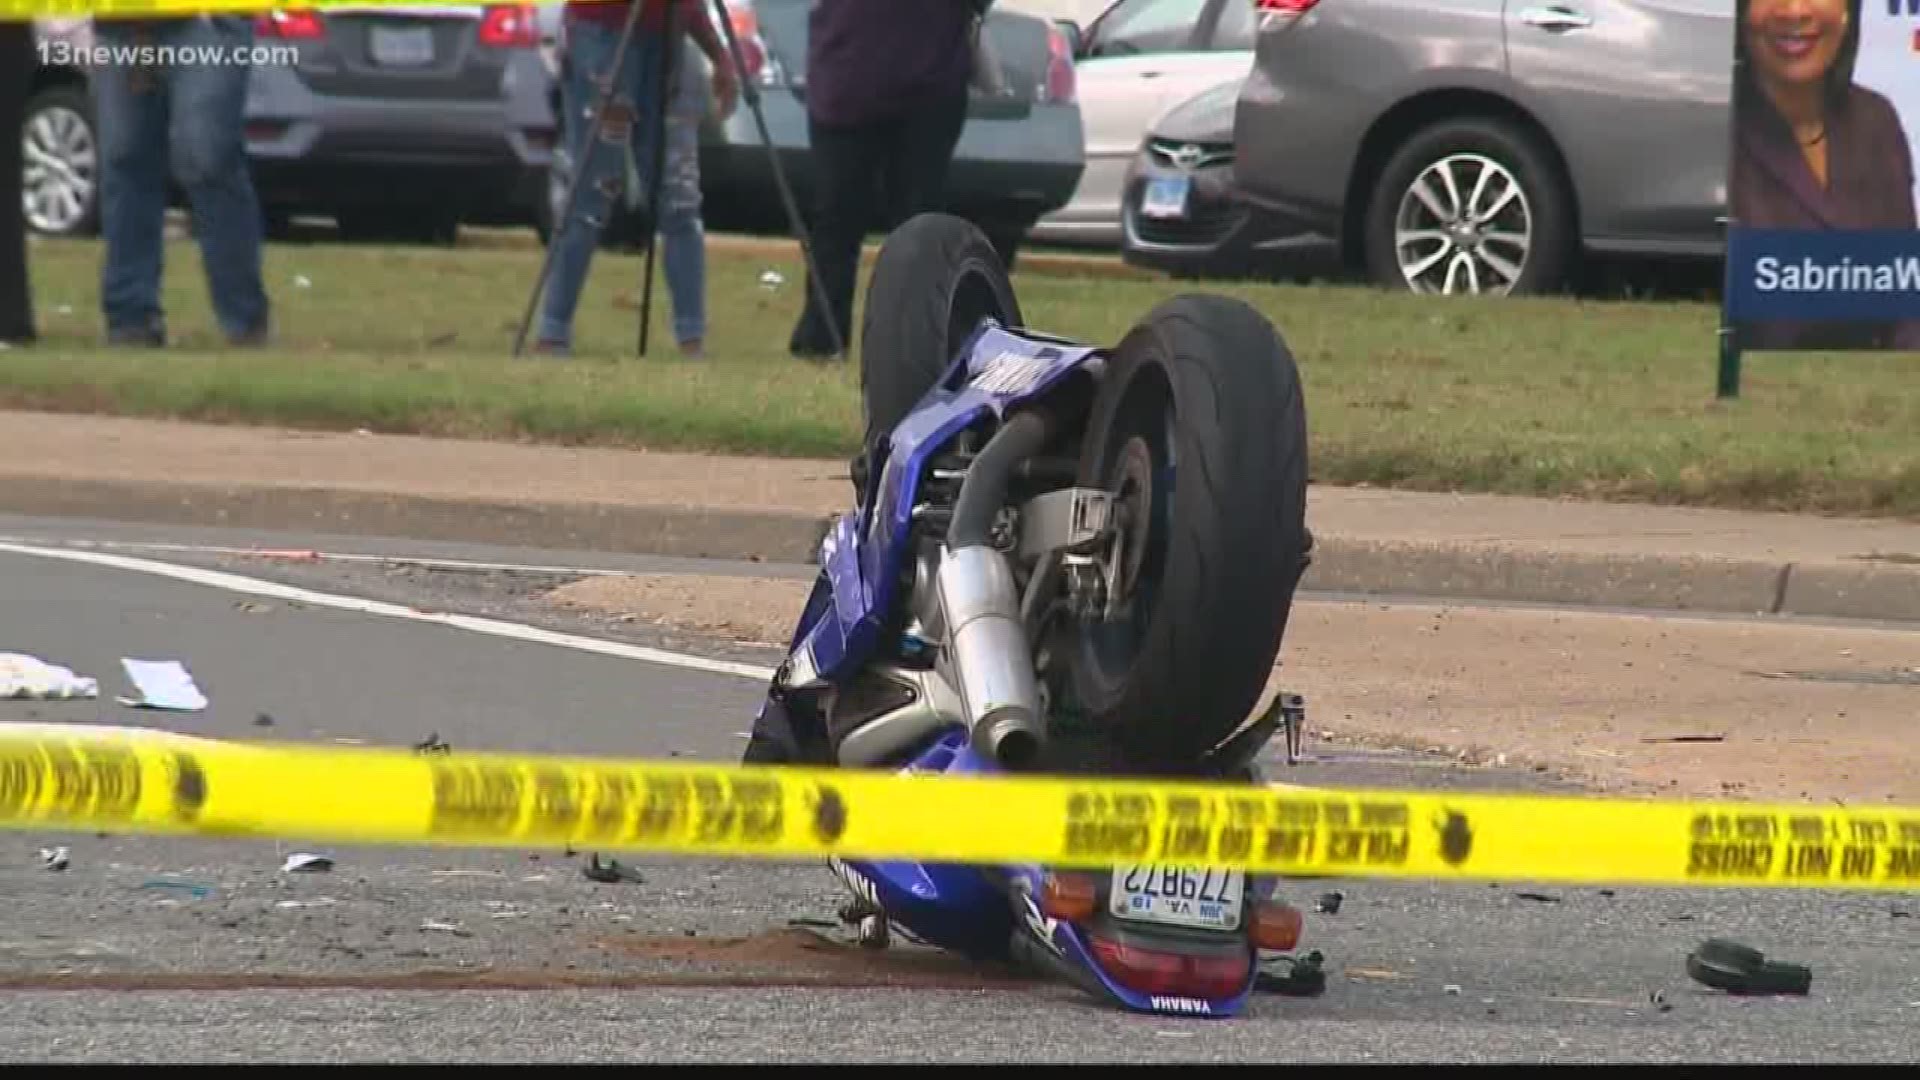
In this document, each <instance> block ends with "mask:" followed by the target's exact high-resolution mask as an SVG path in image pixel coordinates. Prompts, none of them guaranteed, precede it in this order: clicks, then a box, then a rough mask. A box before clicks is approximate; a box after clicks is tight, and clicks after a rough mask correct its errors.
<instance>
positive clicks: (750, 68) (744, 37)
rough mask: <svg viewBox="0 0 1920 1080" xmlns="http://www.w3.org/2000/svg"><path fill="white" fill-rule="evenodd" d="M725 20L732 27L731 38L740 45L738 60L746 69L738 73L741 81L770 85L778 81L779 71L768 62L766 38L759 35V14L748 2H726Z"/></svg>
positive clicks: (769, 58)
mask: <svg viewBox="0 0 1920 1080" xmlns="http://www.w3.org/2000/svg"><path fill="white" fill-rule="evenodd" d="M726 7H727V22H728V23H729V24H730V25H731V26H732V27H733V38H734V40H735V41H736V42H738V43H739V45H740V62H741V63H743V64H745V65H746V70H745V71H742V72H741V73H740V78H741V80H742V81H749V80H750V81H752V82H755V83H758V84H760V85H761V86H772V85H774V83H775V82H777V81H778V75H779V72H778V71H777V70H776V69H775V68H774V66H773V65H772V64H771V63H770V62H769V61H770V60H771V57H770V56H769V55H768V52H767V42H766V39H765V38H763V37H761V36H760V15H759V13H758V12H756V11H754V10H753V7H752V5H750V4H741V3H728V4H727V5H726Z"/></svg>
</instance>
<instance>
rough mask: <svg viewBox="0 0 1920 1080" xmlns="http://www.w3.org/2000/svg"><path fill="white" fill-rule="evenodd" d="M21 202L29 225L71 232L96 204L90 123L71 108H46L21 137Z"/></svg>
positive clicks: (46, 230) (94, 151) (94, 160)
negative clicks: (22, 162) (94, 198)
mask: <svg viewBox="0 0 1920 1080" xmlns="http://www.w3.org/2000/svg"><path fill="white" fill-rule="evenodd" d="M20 138H21V151H22V156H23V157H24V158H25V169H24V170H23V172H22V174H21V185H20V186H21V192H20V195H21V204H22V208H23V209H24V211H25V213H26V218H27V224H28V225H30V226H32V227H33V228H34V229H36V230H38V231H40V232H49V233H58V232H66V231H67V230H69V229H72V228H73V227H75V226H76V225H78V224H79V223H80V221H81V219H83V218H85V217H86V214H87V207H89V206H91V205H92V203H93V192H94V187H95V183H96V181H95V169H96V168H97V166H98V152H97V151H96V149H95V147H94V142H93V132H92V131H91V130H90V129H89V128H88V127H87V121H86V119H85V118H84V117H82V116H81V115H80V114H79V113H77V112H75V111H73V110H72V109H65V108H50V109H41V110H39V111H38V112H36V113H34V114H33V116H32V118H31V119H29V120H28V121H27V124H26V128H25V130H24V131H23V132H22V133H21V137H20Z"/></svg>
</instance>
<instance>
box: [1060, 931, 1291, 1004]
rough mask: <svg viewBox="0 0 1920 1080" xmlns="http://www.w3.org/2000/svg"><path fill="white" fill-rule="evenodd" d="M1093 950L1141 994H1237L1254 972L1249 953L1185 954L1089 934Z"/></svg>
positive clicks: (1104, 966) (1103, 965)
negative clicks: (1128, 943) (1227, 954)
mask: <svg viewBox="0 0 1920 1080" xmlns="http://www.w3.org/2000/svg"><path fill="white" fill-rule="evenodd" d="M1089 937H1090V938H1091V939H1092V941H1093V954H1094V957H1095V959H1097V960H1099V962H1100V967H1101V968H1102V969H1103V970H1104V971H1106V973H1107V974H1108V975H1109V976H1110V977H1112V979H1113V981H1115V982H1117V983H1119V984H1120V985H1122V986H1124V987H1126V988H1127V989H1129V990H1132V991H1134V992H1136V993H1141V994H1165V995H1169V996H1176V997H1198V998H1223V997H1232V996H1233V995H1235V994H1238V993H1239V992H1240V991H1241V990H1242V989H1244V988H1245V987H1246V985H1247V980H1248V978H1249V977H1250V976H1251V974H1252V968H1253V958H1252V956H1251V955H1249V954H1244V953H1242V954H1236V955H1232V956H1185V955H1182V954H1180V953H1166V952H1159V951H1156V950H1153V949H1142V948H1139V947H1137V946H1133V945H1122V944H1121V943H1119V942H1117V941H1113V940H1110V939H1108V938H1103V937H1100V936H1098V935H1089Z"/></svg>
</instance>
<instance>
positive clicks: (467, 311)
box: [0, 242, 1920, 516]
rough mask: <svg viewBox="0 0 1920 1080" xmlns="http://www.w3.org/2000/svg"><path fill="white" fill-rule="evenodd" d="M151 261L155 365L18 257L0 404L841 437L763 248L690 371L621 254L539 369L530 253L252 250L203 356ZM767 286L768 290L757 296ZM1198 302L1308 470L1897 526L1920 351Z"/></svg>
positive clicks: (666, 308)
mask: <svg viewBox="0 0 1920 1080" xmlns="http://www.w3.org/2000/svg"><path fill="white" fill-rule="evenodd" d="M167 254H168V267H169V274H168V279H167V283H166V296H167V306H168V310H169V313H170V316H169V317H170V320H171V324H172V330H173V334H174V338H175V345H174V347H173V348H172V349H170V350H168V351H166V352H147V351H125V352H122V351H106V350H103V349H101V348H99V346H98V341H99V325H100V319H99V314H98V285H97V281H98V267H99V257H100V252H99V247H98V246H97V244H94V243H81V242H60V243H40V244H37V245H36V246H35V248H34V250H33V253H32V264H33V275H34V290H35V302H36V306H37V310H38V315H39V320H40V326H41V329H42V332H43V334H44V335H45V341H44V343H43V344H42V345H41V346H40V347H38V348H34V349H25V350H15V351H11V352H8V353H6V354H4V356H0V406H7V407H15V408H34V409H49V410H73V411H100V412H115V413H123V414H134V415H145V416H168V417H180V418H187V419H197V420H211V421H221V422H233V423H249V424H273V425H285V426H295V427H317V428H355V427H365V428H370V429H374V430H379V431H393V432H413V433H423V434H435V435H451V436H468V437H493V438H514V439H532V440H540V441H549V442H563V443H573V444H598V445H616V446H650V447H658V448H680V449H689V448H691V449H708V450H715V451H721V452H734V453H759V454H775V455H801V456H839V455H842V454H845V453H847V452H848V451H849V450H850V448H851V447H852V445H853V443H854V441H855V439H856V436H857V431H858V418H859V401H858V385H859V384H858V372H857V369H855V368H854V367H853V366H852V365H845V366H842V367H838V368H825V369H823V368H820V367H816V366H812V365H807V364H802V363H798V362H795V361H792V360H790V359H788V358H787V356H786V354H785V344H786V339H787V334H788V331H789V329H790V328H791V326H792V323H793V320H794V318H795V316H796V314H797V312H798V310H799V306H800V301H801V296H802V292H803V290H804V288H805V282H804V278H803V274H802V266H801V262H800V259H799V255H798V252H797V250H794V249H791V248H782V249H780V250H779V253H778V254H771V255H770V254H765V253H760V252H744V251H740V250H730V249H727V248H724V247H722V246H720V245H716V246H715V247H714V249H713V250H711V251H710V253H709V296H708V304H709V318H710V322H711V331H710V335H709V342H708V346H709V357H708V358H707V359H705V360H702V361H688V360H683V359H681V358H680V357H679V356H678V355H677V354H676V353H675V351H674V349H673V346H672V335H671V308H670V304H669V301H668V297H667V293H666V288H665V284H664V278H663V279H661V280H660V281H659V282H658V283H657V284H656V286H655V290H654V309H653V316H654V317H653V338H652V347H651V349H650V350H649V352H650V354H651V355H650V356H649V357H648V358H646V359H644V360H642V359H640V358H639V357H637V356H636V355H635V350H636V340H637V334H638V313H637V308H638V302H637V298H638V296H639V289H638V282H639V280H640V275H641V262H640V260H639V259H638V258H637V257H635V256H630V255H617V254H613V253H607V252H603V253H602V254H601V255H600V257H599V258H598V260H597V261H596V263H595V266H594V272H593V276H592V277H591V279H590V280H589V283H588V287H587V292H586V295H585V297H584V299H583V300H582V303H581V309H580V316H579V319H578V331H577V333H578V341H577V348H578V349H579V355H578V356H576V357H575V358H574V359H572V360H566V361H557V360H549V359H533V358H526V359H521V360H515V359H513V358H511V356H510V355H509V353H510V351H511V348H512V342H513V335H514V331H515V330H516V329H517V326H518V323H519V320H520V317H521V313H522V310H523V308H524V306H525V304H526V301H527V296H528V292H529V290H530V289H531V287H532V283H533V279H534V276H535V274H536V273H537V270H538V266H539V257H540V256H539V251H538V250H537V249H535V248H532V247H527V248H519V249H515V248H510V247H501V246H475V247H470V248H462V249H453V250H434V249H426V248H417V249H410V248H382V247H353V246H345V245H325V244H313V245H307V244H288V245H276V246H272V247H270V249H269V251H268V255H267V275H268V287H269V289H270V291H271V293H272V296H273V300H274V302H275V305H276V320H277V328H276V329H277V333H278V336H279V343H278V345H277V347H276V348H275V349H274V350H273V351H270V352H265V353H260V352H251V353H249V352H233V351H228V350H225V349H223V348H221V347H219V345H218V341H217V337H216V336H215V334H214V333H213V324H212V319H211V316H210V314H209V310H208V306H207V301H206V292H205V285H204V281H203V279H202V277H201V273H200V263H199V256H198V253H197V251H196V249H195V248H194V247H193V246H192V245H191V244H189V243H186V242H173V243H171V244H170V245H169V247H168V252H167ZM770 269H771V270H777V271H778V272H779V273H780V274H782V275H784V278H785V281H784V283H782V284H779V285H777V286H775V287H772V288H767V287H763V286H762V284H761V282H760V279H761V275H762V273H763V272H764V271H766V270H770ZM1017 284H1018V287H1019V289H1020V293H1021V300H1022V303H1023V304H1024V305H1026V307H1027V312H1028V320H1029V322H1031V323H1033V324H1034V325H1036V326H1038V327H1041V328H1044V329H1047V330H1051V331H1054V332H1059V333H1064V334H1068V335H1074V336H1080V337H1084V338H1087V339H1089V340H1093V341H1100V342H1105V341H1111V340H1114V339H1116V338H1117V337H1118V336H1119V335H1120V334H1121V333H1123V332H1124V331H1125V330H1126V328H1127V326H1128V325H1129V324H1130V323H1131V322H1132V320H1133V319H1135V318H1136V317H1137V316H1139V315H1140V314H1142V313H1144V312H1145V311H1146V310H1147V309H1148V308H1149V307H1150V306H1151V305H1152V304H1154V303H1155V302H1156V301H1158V300H1159V299H1161V298H1163V297H1165V296H1168V295H1170V294H1171V293H1173V292H1175V291H1177V290H1179V289H1183V288H1188V287H1190V286H1186V285H1180V284H1175V283H1167V282H1154V281H1132V280H1123V279H1114V278H1107V277H1100V278H1095V277H1069V276H1063V275H1061V274H1058V273H1054V272H1048V273H1040V272H1028V273H1023V274H1020V275H1018V278H1017ZM1204 288H1207V289H1209V290H1215V289H1217V290H1218V291H1223V292H1230V293H1234V294H1237V295H1241V296H1244V297H1246V298H1248V299H1250V300H1252V301H1253V302H1254V303H1256V304H1257V305H1258V306H1259V307H1260V308H1262V309H1263V310H1264V311H1265V312H1266V313H1267V314H1268V315H1269V316H1270V317H1271V318H1272V319H1274V321H1275V322H1276V323H1277V325H1278V326H1279V327H1280V328H1281V330H1282V332H1283V333H1284V334H1285V335H1286V337H1287V339H1288V341H1289V342H1290V344H1291V345H1292V346H1293V349H1294V351H1295V353H1296V355H1297V356H1298V358H1299V361H1300V365H1301V369H1302V372H1303V374H1304V377H1305V380H1306V385H1307V403H1308V418H1309V426H1310V429H1311V432H1312V437H1313V455H1314V462H1313V473H1314V477H1315V479H1317V480H1318V481H1321V482H1325V483H1336V484H1357V483H1367V484H1373V485H1377V486H1392V487H1409V488H1422V489H1427V490H1463V491H1491V492H1503V493H1510V494H1528V495H1555V494H1568V495H1576V496H1586V497H1593V498H1614V499H1631V500H1639V501H1654V502H1671V503H1691V504H1696V505H1717V506H1735V507H1750V508H1763V509H1787V510H1819V511H1835V512H1845V513H1857V514H1889V513H1891V514H1901V515H1914V516H1920V394H1916V393H1914V392H1913V391H1912V389H1911V387H1912V386H1913V380H1914V379H1915V377H1916V376H1920V357H1913V356H1889V355H1874V354H1856V355H1840V356H1801V355H1795V356H1785V355H1768V354H1760V355H1754V356H1749V357H1748V358H1747V360H1746V373H1745V380H1744V383H1743V387H1742V397H1741V398H1740V399H1739V400H1737V401H1733V402H1725V403H1723V402H1718V401H1716V400H1715V399H1714V396H1713V381H1714V329H1715V326H1716V323H1717V314H1716V311H1715V310H1714V308H1712V307H1711V306H1708V305H1703V304H1691V303H1655V302H1614V303H1604V302H1584V303H1583V302H1577V301H1571V300H1560V299H1554V300H1489V301H1475V300H1452V301H1445V302H1442V301H1438V300H1430V299H1429V300H1423V299H1418V298H1414V297H1408V296H1398V295H1387V294H1382V293H1378V292H1374V291H1370V290H1364V289H1357V288H1349V287H1325V288H1304V287H1289V286H1276V285H1249V286H1235V285H1224V284H1223V285H1217V286H1216V285H1208V286H1204Z"/></svg>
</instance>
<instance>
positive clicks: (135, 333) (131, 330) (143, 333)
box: [107, 326, 167, 349]
mask: <svg viewBox="0 0 1920 1080" xmlns="http://www.w3.org/2000/svg"><path fill="white" fill-rule="evenodd" d="M107 344H108V345H111V346H115V347H132V348H141V349H164V348H166V347H167V332H166V330H165V329H163V328H161V327H158V326H124V327H121V328H119V329H117V330H109V331H107Z"/></svg>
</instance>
